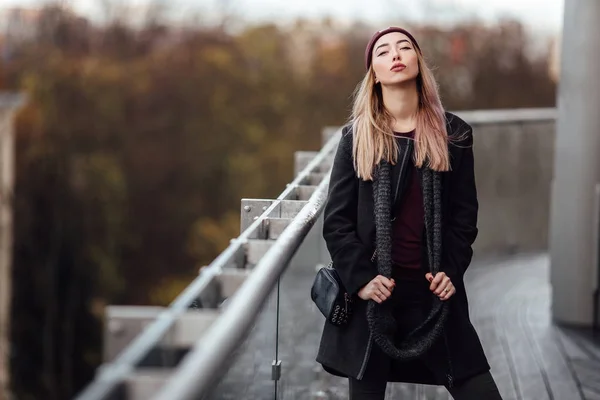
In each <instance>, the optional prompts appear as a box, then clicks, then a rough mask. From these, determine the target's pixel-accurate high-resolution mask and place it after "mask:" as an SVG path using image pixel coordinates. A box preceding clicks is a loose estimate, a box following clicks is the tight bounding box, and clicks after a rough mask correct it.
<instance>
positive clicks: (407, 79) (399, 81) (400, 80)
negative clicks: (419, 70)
mask: <svg viewBox="0 0 600 400" xmlns="http://www.w3.org/2000/svg"><path fill="white" fill-rule="evenodd" d="M416 80H417V77H416V76H415V77H412V76H403V77H400V76H399V77H397V78H396V79H391V80H390V81H388V82H386V83H385V85H386V86H403V85H406V84H407V83H411V82H413V81H416Z"/></svg>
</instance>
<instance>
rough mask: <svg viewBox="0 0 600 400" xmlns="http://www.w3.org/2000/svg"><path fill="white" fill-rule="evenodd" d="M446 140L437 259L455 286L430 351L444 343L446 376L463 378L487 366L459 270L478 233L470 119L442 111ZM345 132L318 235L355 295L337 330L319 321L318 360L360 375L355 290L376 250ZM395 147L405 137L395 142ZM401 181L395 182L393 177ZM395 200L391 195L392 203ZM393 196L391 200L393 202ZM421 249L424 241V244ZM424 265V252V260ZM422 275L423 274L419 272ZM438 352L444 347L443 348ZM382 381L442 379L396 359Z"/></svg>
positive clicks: (367, 189) (364, 191) (364, 186)
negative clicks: (441, 334)
mask: <svg viewBox="0 0 600 400" xmlns="http://www.w3.org/2000/svg"><path fill="white" fill-rule="evenodd" d="M446 120H447V129H448V134H449V136H450V137H453V138H459V140H454V141H450V143H449V151H450V160H451V170H450V171H449V172H444V173H442V249H443V250H442V264H441V271H444V272H445V273H446V274H447V275H448V276H449V277H450V279H451V280H452V283H453V284H454V286H455V287H456V293H455V294H454V296H452V297H451V298H450V299H449V300H448V301H449V302H450V313H449V317H448V321H447V323H446V329H445V330H446V335H447V341H443V340H439V341H438V343H436V345H435V346H434V347H433V348H432V351H436V349H437V351H439V350H440V346H447V348H448V349H447V350H448V351H449V353H445V354H449V356H450V357H451V360H452V366H453V374H454V376H453V379H454V381H455V382H456V381H457V380H461V379H465V378H468V377H470V376H473V375H476V374H479V373H482V372H485V371H488V370H489V369H490V367H489V364H488V362H487V359H486V356H485V354H484V351H483V348H482V346H481V343H480V340H479V337H478V335H477V332H476V331H475V329H474V328H473V325H472V324H471V321H470V319H469V306H468V300H467V294H466V292H465V286H464V282H463V275H464V273H465V271H466V269H467V268H468V266H469V264H470V262H471V258H472V255H473V251H472V247H471V246H472V244H473V242H474V241H475V238H476V236H477V211H478V202H477V191H476V187H475V175H474V165H473V148H472V144H473V134H472V129H471V126H470V125H469V124H467V123H466V122H465V121H463V120H462V119H460V118H458V117H457V116H456V115H453V114H451V113H446ZM352 140H353V136H352V129H351V127H350V126H346V127H344V129H343V130H342V137H341V139H340V143H339V146H338V149H337V153H336V155H335V159H334V163H333V168H332V171H331V178H330V184H329V194H328V201H327V205H326V207H325V211H324V226H323V236H324V239H325V241H326V243H327V248H328V250H329V253H330V254H331V257H332V260H333V266H334V268H335V269H336V270H337V271H338V273H339V275H340V277H341V279H342V281H343V283H344V286H345V288H346V290H347V291H348V292H349V293H351V294H352V295H354V296H355V299H356V300H355V304H354V311H353V315H352V317H351V319H350V323H349V324H348V325H347V326H345V327H343V328H340V327H336V326H334V325H332V324H330V323H327V322H325V325H324V328H323V335H322V337H321V343H320V346H319V352H318V355H317V362H319V363H321V364H322V365H323V367H324V368H325V369H326V370H327V371H328V372H330V373H333V374H335V375H338V376H350V377H353V378H356V379H362V377H363V375H364V372H365V366H366V364H367V361H368V359H369V356H370V353H371V349H372V346H376V344H375V343H373V341H372V340H371V339H370V335H369V327H368V323H367V320H366V308H367V307H366V305H367V302H366V301H363V300H361V299H360V298H358V296H356V293H357V292H358V291H359V290H360V289H361V288H362V287H363V286H365V285H366V284H367V283H368V282H369V281H371V280H372V279H373V278H374V277H375V276H377V269H376V266H375V265H374V263H373V262H371V255H372V254H373V252H374V249H375V222H374V210H373V183H372V181H365V180H362V179H360V178H358V177H357V176H356V172H355V170H354V166H353V161H352ZM399 145H400V146H403V145H406V142H403V141H401V140H400V141H399ZM400 170H401V168H400V162H398V164H397V165H395V166H394V167H393V170H392V187H396V186H397V184H398V183H399V182H398V180H400V179H403V178H402V177H401V176H400V175H401V173H399V171H400ZM400 183H401V182H400ZM392 201H394V200H392ZM395 201H398V199H395ZM422 246H423V247H424V251H423V254H426V248H425V246H426V243H425V240H424V241H423V244H422ZM423 260H424V261H423V262H426V260H427V257H423ZM423 279H425V277H423ZM442 349H443V348H442ZM443 351H444V352H445V351H446V349H443ZM389 381H397V382H411V383H424V384H438V385H442V384H445V383H446V382H444V381H443V380H442V379H440V378H439V377H435V376H434V375H432V374H431V373H430V372H429V371H428V370H427V369H425V368H423V367H422V365H421V364H420V363H415V362H402V365H401V366H400V368H398V367H396V368H394V376H390V377H389Z"/></svg>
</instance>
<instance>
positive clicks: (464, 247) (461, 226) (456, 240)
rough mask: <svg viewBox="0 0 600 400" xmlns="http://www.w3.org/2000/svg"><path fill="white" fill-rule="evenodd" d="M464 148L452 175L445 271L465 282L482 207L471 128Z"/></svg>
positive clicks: (445, 244)
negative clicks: (464, 278) (478, 215)
mask: <svg viewBox="0 0 600 400" xmlns="http://www.w3.org/2000/svg"><path fill="white" fill-rule="evenodd" d="M458 146H460V148H461V150H462V151H461V153H462V154H461V157H460V160H459V164H458V165H457V166H456V167H455V169H454V171H452V172H451V175H452V177H451V179H450V189H449V190H450V193H449V197H448V202H449V207H448V211H447V213H448V214H447V218H446V221H445V222H446V226H445V237H444V246H445V251H444V255H445V260H444V261H443V265H444V269H446V270H447V271H448V275H449V276H450V277H451V278H452V275H454V276H457V277H460V279H462V277H463V275H464V273H465V272H466V270H467V268H468V267H469V264H470V263H471V259H472V257H473V248H472V245H473V243H474V242H475V238H476V237H477V233H478V228H477V213H478V210H479V203H478V200H477V188H476V186H475V166H474V158H473V131H472V128H471V127H470V126H468V131H467V132H466V133H465V138H464V139H463V140H462V141H461V143H460V144H458Z"/></svg>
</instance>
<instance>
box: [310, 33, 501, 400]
mask: <svg viewBox="0 0 600 400" xmlns="http://www.w3.org/2000/svg"><path fill="white" fill-rule="evenodd" d="M365 63H366V69H367V73H366V75H365V78H364V79H363V81H362V83H361V84H360V86H359V88H358V89H357V92H356V96H355V100H354V105H353V113H352V122H351V124H349V125H348V126H346V127H344V129H343V130H342V138H341V139H340V144H339V147H338V150H337V153H336V156H335V160H334V164H333V168H332V171H331V177H330V185H329V197H328V202H327V205H326V207H325V215H324V227H323V235H324V238H325V241H326V243H327V247H328V250H329V252H330V254H331V257H332V260H333V265H334V268H335V269H336V270H337V272H338V273H339V275H340V278H341V280H342V282H343V283H344V286H345V289H346V291H347V292H348V293H349V294H351V295H352V296H354V298H355V301H354V306H353V308H354V310H353V315H352V316H351V318H350V321H349V323H348V325H346V326H345V327H336V326H334V325H332V324H329V323H326V324H325V327H324V330H323V336H322V339H321V345H320V348H319V353H318V356H317V361H318V362H319V363H321V364H322V365H323V366H324V368H325V369H326V370H327V371H329V372H331V373H333V374H336V375H339V376H346V377H348V378H349V385H350V399H351V400H363V399H369V400H377V399H384V397H385V390H386V385H387V382H388V381H395V382H411V383H423V384H433V385H444V386H446V388H447V389H448V390H449V392H450V393H451V395H452V396H453V397H454V399H456V400H466V399H486V400H495V399H501V396H500V394H499V392H498V389H497V387H496V384H495V382H494V380H493V378H492V376H491V374H490V366H489V364H488V362H487V359H486V356H485V354H484V351H483V348H482V346H481V343H480V341H479V338H478V335H477V333H476V331H475V329H474V328H473V326H472V324H471V322H470V320H469V312H468V303H467V296H466V293H465V287H464V284H463V275H464V273H465V270H466V269H467V267H468V266H469V263H470V262H471V257H472V249H471V245H472V244H473V242H474V240H475V237H476V236H477V227H476V225H477V210H478V202H477V193H476V189H475V177H474V167H473V150H472V140H473V138H472V130H471V127H470V126H469V125H468V124H467V123H466V122H464V121H462V120H461V119H460V118H458V117H456V116H455V115H452V114H450V113H447V112H444V109H443V107H442V104H441V102H440V98H439V95H438V92H437V86H436V82H435V79H434V77H433V75H432V73H431V71H430V70H429V69H428V68H427V66H426V64H425V62H424V59H423V55H422V53H421V49H420V48H419V45H418V44H417V41H416V40H415V39H414V37H413V36H412V35H411V34H410V33H409V32H407V31H406V30H404V29H402V28H397V27H391V28H388V29H385V30H382V31H379V32H377V33H376V34H375V35H374V36H373V37H372V38H371V40H370V42H369V44H368V45H367V48H366V52H365Z"/></svg>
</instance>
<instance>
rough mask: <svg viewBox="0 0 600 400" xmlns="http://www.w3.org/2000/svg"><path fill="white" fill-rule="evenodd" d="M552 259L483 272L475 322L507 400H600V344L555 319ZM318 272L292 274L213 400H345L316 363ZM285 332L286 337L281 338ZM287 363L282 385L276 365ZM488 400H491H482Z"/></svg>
mask: <svg viewBox="0 0 600 400" xmlns="http://www.w3.org/2000/svg"><path fill="white" fill-rule="evenodd" d="M548 267H549V264H548V258H547V256H546V255H537V256H517V257H513V258H510V259H506V260H503V261H495V262H485V263H482V262H479V263H474V264H473V265H472V266H471V267H470V268H469V271H468V272H467V274H466V276H465V281H466V287H467V295H468V297H469V304H470V314H471V320H472V321H473V324H474V326H475V328H476V330H477V332H478V333H479V335H480V338H481V341H482V343H483V346H484V348H485V352H486V355H487V357H488V360H489V362H490V365H491V367H492V374H493V376H494V378H495V379H496V381H497V383H498V386H499V389H500V392H501V394H502V396H503V398H504V400H582V399H586V400H600V341H599V340H598V339H596V340H594V339H593V338H592V335H591V333H589V332H585V331H579V330H575V329H567V328H562V327H558V326H556V325H554V324H552V323H551V319H550V285H549V276H548V274H549V269H548ZM314 273H315V271H314V267H312V268H309V267H306V266H301V265H297V266H292V267H291V268H290V269H288V271H287V272H286V273H285V275H284V277H283V278H282V279H281V283H280V284H281V288H280V296H279V306H280V314H279V317H280V318H279V319H277V311H276V310H277V301H276V298H277V293H274V295H273V296H272V298H271V300H270V301H268V303H267V305H266V306H265V308H264V310H263V313H262V315H261V318H259V320H258V321H257V324H256V326H255V329H254V330H253V332H252V334H251V335H250V337H249V338H248V340H247V341H246V344H245V345H244V346H241V347H240V349H239V351H240V356H239V357H237V359H236V360H235V361H233V360H232V361H233V367H232V368H231V369H230V370H229V371H228V372H227V373H226V375H225V376H224V379H223V380H222V381H221V384H220V385H218V387H217V388H216V390H215V393H214V394H213V396H211V397H210V399H211V400H212V399H215V400H216V399H236V400H240V399H247V400H263V399H275V398H277V400H338V399H339V400H342V399H347V398H348V383H347V380H346V379H341V378H337V377H334V376H332V375H329V374H327V373H326V372H324V371H323V369H322V368H321V366H320V365H319V364H317V363H316V362H315V361H314V360H315V355H316V351H317V347H318V344H319V339H320V334H321V327H322V324H323V319H322V316H321V315H320V314H319V312H318V310H317V309H316V307H315V306H314V304H312V303H311V301H310V298H309V295H308V294H309V293H310V285H311V283H312V279H313V277H314ZM277 327H278V329H277ZM276 343H279V345H278V347H277V348H278V359H280V360H282V372H281V374H282V375H281V380H280V381H279V384H278V385H277V397H275V385H274V381H272V380H271V362H272V360H273V359H274V358H275V352H276ZM386 399H387V400H400V399H410V400H449V399H451V397H450V395H449V394H448V393H447V391H446V389H445V388H443V387H435V386H425V385H410V384H390V385H389V386H388V391H387V396H386ZM482 400H485V399H482Z"/></svg>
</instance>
